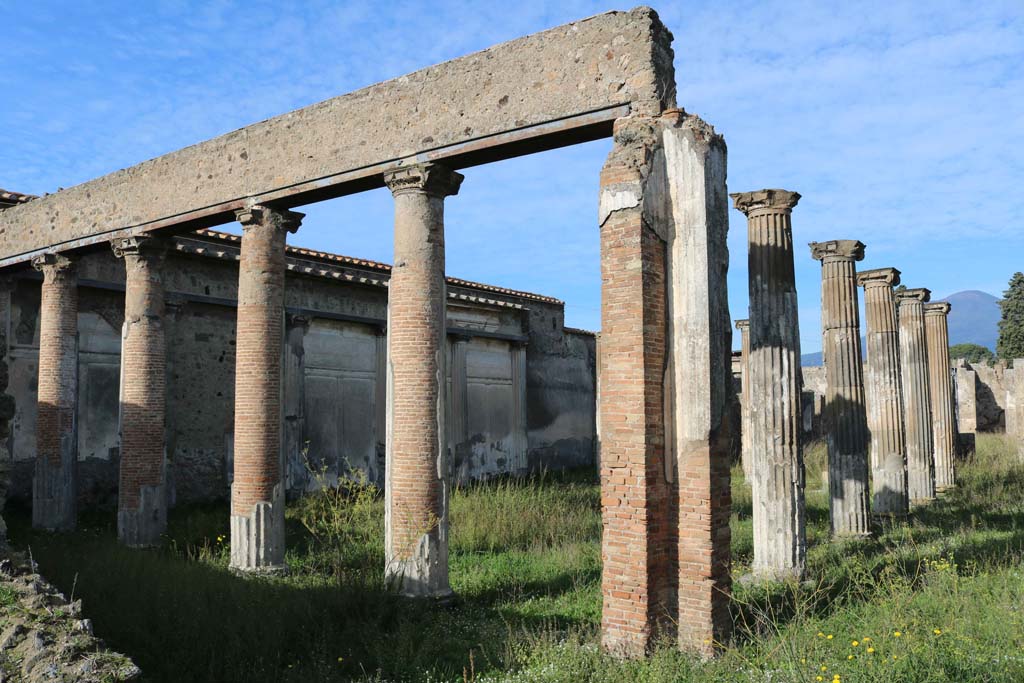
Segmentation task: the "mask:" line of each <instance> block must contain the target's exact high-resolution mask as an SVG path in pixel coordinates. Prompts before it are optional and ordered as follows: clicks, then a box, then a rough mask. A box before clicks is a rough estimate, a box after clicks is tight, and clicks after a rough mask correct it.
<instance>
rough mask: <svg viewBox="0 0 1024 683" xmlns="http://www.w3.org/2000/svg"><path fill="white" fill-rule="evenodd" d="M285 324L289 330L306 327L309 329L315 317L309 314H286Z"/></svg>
mask: <svg viewBox="0 0 1024 683" xmlns="http://www.w3.org/2000/svg"><path fill="white" fill-rule="evenodd" d="M284 319H285V324H286V326H287V327H288V328H289V329H293V328H296V327H304V328H306V329H307V330H308V329H309V326H310V324H311V323H312V322H313V316H311V315H310V314H308V313H287V312H286V313H285V316H284Z"/></svg>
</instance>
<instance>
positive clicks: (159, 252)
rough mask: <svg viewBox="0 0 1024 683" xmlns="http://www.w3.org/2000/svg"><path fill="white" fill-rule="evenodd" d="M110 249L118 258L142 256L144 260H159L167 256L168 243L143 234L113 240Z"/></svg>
mask: <svg viewBox="0 0 1024 683" xmlns="http://www.w3.org/2000/svg"><path fill="white" fill-rule="evenodd" d="M110 248H111V249H112V250H113V252H114V256H116V257H117V258H124V257H125V256H140V257H142V258H144V259H153V260H159V259H163V257H164V256H165V255H166V254H167V248H168V243H167V241H166V240H164V239H161V238H159V237H155V236H153V235H147V234H145V233H143V234H140V235H129V236H128V237H118V238H115V239H112V240H110Z"/></svg>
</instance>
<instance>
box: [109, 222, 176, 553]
mask: <svg viewBox="0 0 1024 683" xmlns="http://www.w3.org/2000/svg"><path fill="white" fill-rule="evenodd" d="M111 247H112V248H113V250H114V255H115V256H117V257H118V258H123V259H124V265H125V273H126V278H125V294H124V328H123V330H122V332H121V410H120V416H121V417H120V430H121V470H120V482H119V485H118V486H119V488H118V496H117V537H118V539H119V540H120V541H121V542H122V543H124V544H125V545H127V546H128V547H130V548H147V547H152V546H156V545H159V544H160V536H161V534H163V533H164V531H166V530H167V490H166V482H167V444H166V426H165V422H164V420H165V415H166V402H167V398H166V396H167V388H166V372H167V358H166V347H165V342H164V281H163V262H164V255H165V254H166V250H167V244H166V242H164V241H163V240H161V239H158V238H155V237H151V236H149V235H137V236H134V237H125V238H120V239H116V240H114V241H112V242H111Z"/></svg>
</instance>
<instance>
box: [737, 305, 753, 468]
mask: <svg viewBox="0 0 1024 683" xmlns="http://www.w3.org/2000/svg"><path fill="white" fill-rule="evenodd" d="M736 329H737V330H739V331H740V464H741V465H742V467H743V478H744V479H746V480H747V483H748V484H749V483H750V482H751V479H750V477H751V468H750V424H749V423H750V371H749V367H748V366H749V365H750V321H749V320H737V321H736Z"/></svg>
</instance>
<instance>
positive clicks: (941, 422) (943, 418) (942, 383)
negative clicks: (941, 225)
mask: <svg viewBox="0 0 1024 683" xmlns="http://www.w3.org/2000/svg"><path fill="white" fill-rule="evenodd" d="M949 309H950V304H949V303H948V302H945V301H942V302H936V303H933V304H925V307H924V328H925V339H926V340H927V343H928V388H929V390H930V391H931V400H932V450H933V452H934V454H935V490H936V492H941V491H945V490H947V489H949V488H952V487H953V486H955V485H956V476H955V474H954V471H953V461H954V458H955V457H956V420H955V419H954V417H953V378H952V375H951V372H952V371H951V369H950V362H949V326H948V323H947V321H946V316H947V315H948V314H949Z"/></svg>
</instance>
